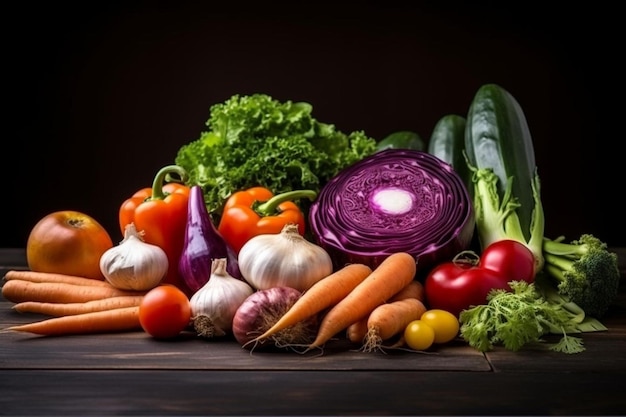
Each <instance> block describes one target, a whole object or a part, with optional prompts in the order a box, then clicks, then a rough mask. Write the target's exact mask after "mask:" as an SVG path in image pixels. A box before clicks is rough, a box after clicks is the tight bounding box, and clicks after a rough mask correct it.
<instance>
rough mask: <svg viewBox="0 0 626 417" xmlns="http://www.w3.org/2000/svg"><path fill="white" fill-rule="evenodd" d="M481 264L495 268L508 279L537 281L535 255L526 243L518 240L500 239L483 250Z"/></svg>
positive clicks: (484, 266)
mask: <svg viewBox="0 0 626 417" xmlns="http://www.w3.org/2000/svg"><path fill="white" fill-rule="evenodd" d="M478 265H479V266H481V267H483V268H487V269H491V270H494V271H496V272H498V273H499V274H501V275H503V276H505V277H507V281H526V282H528V283H531V282H534V281H535V257H534V255H533V253H532V251H531V250H530V249H528V247H527V246H526V245H524V244H523V243H521V242H518V241H516V240H508V239H505V240H499V241H496V242H494V243H492V244H490V245H489V246H487V247H486V248H485V250H483V253H482V254H481V255H480V262H479V264H478Z"/></svg>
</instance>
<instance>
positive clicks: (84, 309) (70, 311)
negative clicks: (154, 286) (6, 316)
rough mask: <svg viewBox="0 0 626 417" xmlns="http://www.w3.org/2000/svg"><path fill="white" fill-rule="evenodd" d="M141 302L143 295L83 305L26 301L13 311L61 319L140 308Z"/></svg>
mask: <svg viewBox="0 0 626 417" xmlns="http://www.w3.org/2000/svg"><path fill="white" fill-rule="evenodd" d="M141 300H143V295H122V296H117V297H109V298H103V299H100V300H92V301H86V302H83V303H42V302H39V301H24V302H21V303H17V304H15V305H14V306H13V310H15V311H18V312H20V313H37V314H46V315H49V316H55V317H60V316H71V315H74V314H82V313H90V312H94V311H104V310H113V309H115V308H122V307H133V306H138V305H139V304H140V303H141Z"/></svg>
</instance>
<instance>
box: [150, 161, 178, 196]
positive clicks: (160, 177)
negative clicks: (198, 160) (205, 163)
mask: <svg viewBox="0 0 626 417" xmlns="http://www.w3.org/2000/svg"><path fill="white" fill-rule="evenodd" d="M172 173H174V174H176V175H178V176H179V177H180V179H181V181H183V182H185V181H186V180H187V171H185V170H184V169H183V168H182V167H179V166H178V165H167V166H164V167H163V168H161V169H160V170H159V171H158V172H157V173H156V175H155V176H154V181H153V182H152V196H151V197H150V200H163V199H164V198H165V197H166V193H165V192H164V191H163V185H164V184H163V183H164V182H165V180H166V178H167V177H168V176H171V174H172Z"/></svg>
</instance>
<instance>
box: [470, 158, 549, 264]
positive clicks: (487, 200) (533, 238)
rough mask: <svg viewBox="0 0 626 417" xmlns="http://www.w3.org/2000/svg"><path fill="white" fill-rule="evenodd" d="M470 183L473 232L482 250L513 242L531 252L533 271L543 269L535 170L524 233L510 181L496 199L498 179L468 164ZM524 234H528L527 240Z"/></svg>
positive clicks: (541, 215) (540, 207) (541, 221)
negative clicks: (533, 261) (470, 175)
mask: <svg viewBox="0 0 626 417" xmlns="http://www.w3.org/2000/svg"><path fill="white" fill-rule="evenodd" d="M468 167H469V169H470V170H471V171H472V174H473V175H472V182H473V183H474V187H475V189H474V210H475V212H476V231H477V233H478V239H479V241H480V245H481V247H482V248H486V247H487V246H489V245H490V244H491V243H494V242H497V241H499V240H504V239H512V240H517V241H518V242H521V243H523V244H524V245H526V247H528V249H530V250H531V252H532V253H533V255H534V256H535V271H541V269H542V268H543V263H544V259H543V238H544V236H543V234H544V226H545V222H544V213H543V205H542V204H541V197H540V192H539V187H540V182H539V175H538V174H537V173H536V171H535V175H534V179H533V182H532V184H531V187H532V193H533V199H534V202H535V206H534V208H533V210H532V217H531V223H530V230H528V231H524V230H523V229H522V226H521V222H520V219H519V217H518V214H517V209H518V208H519V207H520V204H519V202H518V200H517V198H516V197H515V196H513V195H512V184H513V181H514V178H509V180H508V181H507V184H506V189H505V192H504V194H503V196H502V200H500V196H499V194H498V188H497V183H498V176H497V175H496V174H495V173H494V171H493V170H492V169H491V168H483V169H478V168H476V167H474V166H472V165H471V164H470V163H469V161H468ZM525 233H527V234H528V236H529V237H528V238H527V237H526V235H525Z"/></svg>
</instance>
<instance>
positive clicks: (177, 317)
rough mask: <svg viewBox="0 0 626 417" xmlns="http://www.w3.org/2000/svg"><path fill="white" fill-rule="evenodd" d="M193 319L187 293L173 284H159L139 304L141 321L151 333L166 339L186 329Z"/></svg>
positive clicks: (147, 331) (144, 327)
mask: <svg viewBox="0 0 626 417" xmlns="http://www.w3.org/2000/svg"><path fill="white" fill-rule="evenodd" d="M190 320H191V305H190V303H189V298H187V295H186V294H185V293H184V292H182V290H180V289H178V288H177V287H175V286H174V285H171V284H163V285H159V286H158V287H155V288H153V289H151V290H150V291H148V292H147V293H146V295H144V297H143V300H141V304H140V305H139V323H140V324H141V327H142V328H143V330H144V331H145V332H146V333H148V334H149V335H151V336H153V337H156V338H159V339H166V338H171V337H175V336H177V335H178V334H180V332H182V331H183V330H185V328H186V327H187V326H188V325H189V322H190Z"/></svg>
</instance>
